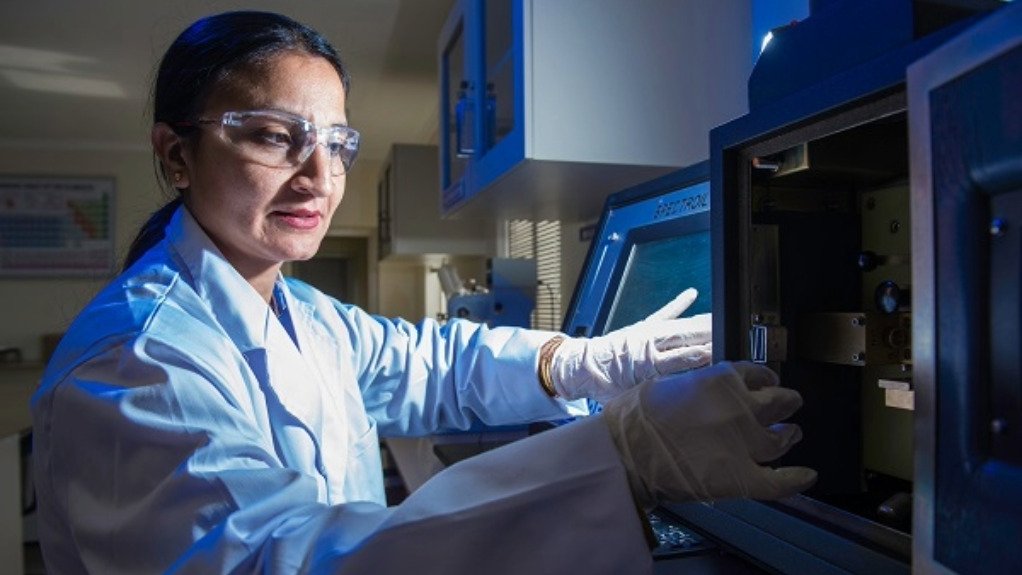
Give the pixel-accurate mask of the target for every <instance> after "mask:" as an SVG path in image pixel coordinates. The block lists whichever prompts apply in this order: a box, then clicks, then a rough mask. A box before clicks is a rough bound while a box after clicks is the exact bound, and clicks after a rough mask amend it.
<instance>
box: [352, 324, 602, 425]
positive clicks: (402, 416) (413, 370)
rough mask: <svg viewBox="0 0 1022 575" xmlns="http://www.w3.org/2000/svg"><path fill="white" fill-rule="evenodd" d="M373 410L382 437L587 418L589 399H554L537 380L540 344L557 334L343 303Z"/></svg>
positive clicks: (360, 375) (365, 395) (358, 370)
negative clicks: (397, 315)
mask: <svg viewBox="0 0 1022 575" xmlns="http://www.w3.org/2000/svg"><path fill="white" fill-rule="evenodd" d="M337 310H338V314H339V316H340V317H341V319H342V320H343V322H344V324H345V325H346V326H347V330H346V331H347V337H348V338H349V339H350V341H351V342H352V343H351V344H350V347H351V349H352V350H353V352H352V363H353V364H354V365H355V369H356V377H357V379H358V381H359V385H360V388H361V390H362V396H363V399H364V402H365V406H366V410H367V411H368V413H369V414H370V415H371V416H372V417H373V418H374V419H375V420H376V422H377V424H378V425H379V428H380V434H381V435H383V436H394V435H422V434H428V433H432V432H435V431H442V430H451V429H467V428H469V427H470V426H471V425H473V424H474V423H475V422H482V423H484V424H486V425H512V424H521V423H527V422H532V421H541V420H555V419H564V418H568V417H573V416H578V415H584V414H586V413H588V411H587V407H586V404H585V402H584V401H573V402H572V401H564V400H562V399H559V398H551V397H549V396H548V395H546V393H545V392H544V391H543V389H542V387H541V386H540V384H539V379H538V376H537V367H538V353H539V348H540V346H542V345H543V343H544V342H546V341H547V340H549V339H550V338H551V337H553V336H554V335H557V334H556V333H554V332H546V331H537V330H527V329H521V328H512V327H495V328H489V327H487V326H485V325H483V324H479V323H475V322H469V321H465V320H453V321H451V322H448V323H447V324H446V325H443V326H441V325H440V324H439V323H437V322H436V321H433V320H431V319H428V318H427V319H425V320H423V321H422V322H420V323H418V324H414V325H413V324H411V323H409V322H407V321H404V320H401V319H394V320H390V319H384V318H380V317H376V316H371V315H369V314H366V313H365V312H362V311H361V310H359V309H358V308H355V307H352V306H345V305H341V304H338V305H337Z"/></svg>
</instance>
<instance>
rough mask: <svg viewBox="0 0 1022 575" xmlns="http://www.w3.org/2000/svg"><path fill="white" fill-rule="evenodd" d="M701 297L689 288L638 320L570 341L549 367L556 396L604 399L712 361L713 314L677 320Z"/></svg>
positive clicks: (556, 354) (566, 340) (565, 342)
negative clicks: (606, 332)
mask: <svg viewBox="0 0 1022 575" xmlns="http://www.w3.org/2000/svg"><path fill="white" fill-rule="evenodd" d="M698 295H699V292H697V291H696V290H695V289H692V288H689V289H687V290H685V291H683V292H681V294H680V295H678V297H676V298H674V300H673V301H671V302H670V303H668V304H667V305H665V306H664V307H662V308H660V309H659V310H657V311H655V312H653V313H652V314H651V315H650V316H649V317H647V318H646V319H644V320H642V321H640V322H638V323H635V324H632V325H630V326H628V327H624V328H621V329H618V330H615V331H612V332H610V333H608V334H606V335H602V336H597V337H593V338H568V339H565V340H564V342H563V343H561V345H560V347H558V348H557V351H556V352H555V353H554V356H553V359H552V361H551V367H550V379H551V383H552V384H553V386H554V390H555V391H556V392H557V395H559V396H561V397H563V398H565V399H581V398H589V399H595V400H596V401H599V402H601V403H602V402H605V401H608V400H610V399H612V398H613V397H615V396H617V395H618V394H620V393H621V392H623V391H625V390H626V389H630V388H632V387H634V386H635V385H637V384H639V383H642V382H644V381H648V380H651V379H655V378H657V377H659V376H661V375H667V374H670V373H676V372H679V371H687V370H690V369H695V368H697V367H702V366H704V365H709V363H710V359H711V355H712V349H711V347H710V346H711V344H710V341H711V335H712V334H711V329H712V324H711V321H710V314H708V313H707V314H701V315H697V316H694V317H689V318H678V316H679V315H681V314H682V313H684V311H685V310H686V309H688V307H689V306H690V305H692V302H694V301H695V299H696V297H697V296H698Z"/></svg>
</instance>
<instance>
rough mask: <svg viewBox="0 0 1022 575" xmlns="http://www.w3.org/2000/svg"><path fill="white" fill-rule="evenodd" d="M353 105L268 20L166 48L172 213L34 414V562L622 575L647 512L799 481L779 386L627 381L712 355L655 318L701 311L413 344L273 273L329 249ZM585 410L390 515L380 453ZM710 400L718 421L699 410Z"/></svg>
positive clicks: (738, 380) (163, 113)
mask: <svg viewBox="0 0 1022 575" xmlns="http://www.w3.org/2000/svg"><path fill="white" fill-rule="evenodd" d="M347 92H348V76H347V73H346V71H345V68H344V66H343V65H342V63H341V61H340V60H339V58H338V57H337V55H336V53H335V51H334V49H333V48H332V47H331V46H330V45H329V44H328V43H327V42H326V41H325V40H324V39H323V38H321V37H320V36H319V35H318V34H316V33H315V32H314V31H312V30H310V29H308V28H306V27H304V26H302V25H300V24H298V23H296V22H294V21H292V20H289V19H287V18H285V17H282V16H279V15H275V14H267V13H257V12H235V13H226V14H220V15H217V16H213V17H210V18H206V19H203V20H200V21H198V22H196V23H195V24H193V25H192V26H191V27H189V28H188V29H186V30H185V31H184V32H183V33H182V34H181V35H180V36H179V37H178V38H177V40H175V42H174V43H173V45H172V46H171V47H170V48H169V49H168V51H167V53H166V55H165V56H164V58H163V60H162V62H161V65H160V70H159V73H158V77H157V79H156V83H155V91H154V98H153V103H154V125H153V129H152V145H153V149H154V153H155V156H156V158H157V160H158V163H159V169H160V172H161V175H162V176H163V177H164V178H165V179H166V180H167V181H169V182H170V184H171V185H172V186H173V187H174V188H175V189H176V190H177V191H178V192H179V197H178V198H176V199H175V200H174V201H172V202H171V203H170V204H168V206H166V207H165V208H163V209H162V210H160V211H159V212H157V213H156V214H155V215H154V216H153V218H152V219H151V220H150V222H148V223H147V225H146V226H145V227H144V229H143V231H142V233H141V234H140V236H139V238H138V239H137V240H136V242H135V244H134V245H133V246H132V250H131V252H130V254H129V258H128V260H129V261H128V262H127V263H126V266H125V267H126V269H125V271H124V273H123V274H122V275H121V276H120V277H118V278H117V279H116V280H114V281H113V282H112V283H111V284H110V285H109V286H108V287H107V288H105V289H104V290H103V291H102V292H101V293H100V294H99V295H98V296H97V297H96V299H95V300H94V301H92V302H91V303H90V304H89V305H88V306H87V307H86V309H85V310H84V311H83V312H82V313H81V314H80V316H79V317H78V318H77V319H76V320H75V322H74V323H73V324H72V326H71V327H70V329H69V330H68V332H67V335H66V336H65V338H64V340H63V341H62V343H61V345H60V347H59V349H58V350H57V352H56V353H55V354H54V358H53V359H52V361H51V363H50V365H49V366H48V367H47V371H46V373H45V375H44V380H43V384H42V386H41V388H40V390H39V392H38V393H37V394H36V396H35V397H34V398H33V402H32V403H33V405H32V407H33V417H34V440H35V447H34V460H35V463H34V465H35V466H36V477H37V478H38V480H37V485H36V489H37V493H38V500H39V532H40V539H41V542H42V548H43V554H44V559H45V561H46V565H47V569H48V571H50V572H54V573H79V572H92V573H105V574H110V573H148V572H165V571H175V572H188V573H219V572H256V571H258V572H268V573H294V572H317V573H320V572H323V573H326V572H329V573H335V572H344V573H368V572H372V573H403V572H408V571H411V570H415V571H419V572H438V573H439V572H444V573H463V572H469V571H472V572H486V573H498V572H508V573H511V572H515V573H518V572H525V571H527V570H531V571H539V572H561V571H563V570H564V569H566V568H568V567H569V566H570V567H572V568H583V569H589V570H590V571H591V572H615V573H621V572H634V571H635V570H636V569H638V570H640V571H641V570H642V569H643V568H647V569H648V561H649V559H648V552H646V547H645V542H644V540H643V537H642V529H641V521H640V518H639V515H638V514H636V513H635V508H634V503H635V501H638V502H639V503H640V504H641V505H644V506H645V505H651V504H653V503H654V502H655V501H656V500H658V499H660V498H664V497H667V498H672V499H686V498H689V499H691V498H712V497H722V496H731V495H758V496H764V497H777V496H781V495H784V494H787V493H791V492H794V491H795V490H797V489H799V488H801V487H804V486H805V485H806V484H807V482H808V481H810V480H811V478H807V476H805V475H804V474H803V475H801V476H798V477H794V476H791V477H789V475H790V473H789V472H788V471H780V472H775V471H774V470H769V469H768V468H764V467H760V466H759V465H758V463H756V462H758V461H766V460H768V459H772V458H773V457H776V456H778V455H779V454H780V453H783V451H784V450H786V449H787V446H788V445H790V443H791V442H793V441H794V440H797V437H796V435H797V433H796V431H797V430H796V431H793V430H794V428H792V427H790V426H782V427H775V428H767V427H764V425H769V424H772V423H774V422H775V421H777V420H779V419H783V418H784V417H787V415H789V414H790V412H791V411H793V410H794V409H795V408H796V407H797V396H796V395H793V392H786V391H785V390H781V389H780V388H777V387H776V385H775V383H776V381H775V380H771V379H770V376H769V375H767V374H768V373H769V372H766V373H764V372H763V371H756V369H755V368H753V367H751V366H738V367H731V366H725V367H724V368H714V369H718V371H717V372H713V373H709V372H705V373H706V374H705V375H703V376H700V377H697V378H694V379H692V380H691V381H688V380H686V381H682V380H665V381H668V382H669V383H670V384H669V385H660V384H658V385H657V386H651V385H646V384H642V382H643V381H645V380H650V379H654V378H655V377H657V376H658V375H659V374H663V373H670V372H676V371H681V370H685V369H691V368H693V367H698V366H701V365H704V364H706V363H707V362H708V360H709V355H708V354H709V329H708V324H707V322H706V318H696V319H687V320H669V319H665V317H666V316H670V317H673V316H675V315H677V313H678V312H680V310H681V309H683V308H684V307H687V305H688V303H690V302H691V299H692V298H693V297H694V294H692V293H687V294H683V297H681V298H679V300H678V301H677V302H675V303H673V304H671V305H670V306H669V308H668V309H665V310H664V311H663V312H662V313H661V314H659V315H657V316H656V317H653V318H651V319H650V320H648V321H647V322H642V323H640V324H638V325H636V326H633V327H630V328H626V329H624V330H621V331H619V332H615V333H614V334H611V335H609V336H607V337H603V338H595V339H592V340H585V339H570V338H564V337H563V336H560V335H559V334H553V333H544V332H534V331H528V330H522V329H511V328H496V329H486V328H485V327H482V326H479V325H476V324H470V323H466V322H459V321H455V322H451V324H449V325H447V326H444V327H441V326H439V325H437V324H436V323H435V322H430V321H424V322H422V323H421V324H419V325H418V326H413V325H411V324H409V323H407V322H404V321H401V320H393V321H391V320H384V319H382V318H378V317H373V316H370V315H368V314H366V313H365V312H363V311H361V310H359V309H357V308H354V307H352V306H347V305H344V304H341V303H339V302H337V301H335V300H332V299H331V298H329V297H327V296H325V295H323V294H322V293H321V292H319V291H317V290H315V289H314V288H312V287H310V286H308V285H305V284H302V283H300V282H297V281H293V280H286V279H284V278H283V277H282V276H281V275H280V268H281V264H282V263H283V262H285V261H290V260H298V259H305V258H309V257H311V256H312V255H314V254H315V253H316V250H317V248H318V247H319V243H320V241H321V240H322V238H323V236H324V234H325V233H326V230H327V227H328V225H329V221H330V218H331V216H332V215H333V213H334V210H335V209H336V208H337V206H338V204H339V202H340V200H341V196H342V194H343V190H344V175H345V173H346V172H347V170H348V169H349V168H350V167H351V164H352V162H353V161H354V159H355V155H356V152H357V150H358V133H357V132H356V131H355V130H353V129H352V128H350V127H348V125H347V118H346V98H347ZM696 373H704V372H696ZM757 382H758V383H757ZM749 386H752V387H753V388H759V387H767V388H771V389H773V390H775V391H776V392H777V394H774V392H769V393H768V394H767V395H763V394H762V393H761V392H760V391H759V390H753V391H749V389H748V387H749ZM700 389H702V390H703V391H698V390H700ZM721 390H725V392H724V394H723V395H721V393H722V392H721ZM693 393H694V394H695V397H696V399H697V400H698V401H694V400H692V399H691V397H689V395H691V394H693ZM729 394H730V395H729ZM756 394H759V395H756ZM619 395H620V396H621V397H620V398H618V399H614V398H615V397H616V396H619ZM760 396H762V397H760ZM775 396H776V397H775ZM586 397H590V398H596V399H599V400H602V401H609V403H608V407H607V414H606V415H605V416H598V417H589V418H585V419H584V420H582V421H580V422H578V423H573V424H572V425H568V426H564V427H562V428H561V429H558V430H555V431H552V432H548V433H544V434H541V435H538V436H535V437H533V438H529V439H527V440H524V441H521V442H518V443H516V444H513V445H511V446H509V447H507V448H504V449H501V450H496V451H494V452H491V453H489V454H485V455H483V456H480V457H478V458H474V459H473V460H470V461H467V462H465V463H463V464H461V465H458V466H454V467H452V468H450V469H448V470H445V471H444V472H442V473H440V474H439V475H437V476H436V477H435V478H434V479H433V480H431V481H430V482H428V483H427V484H426V485H424V486H423V487H422V488H421V489H419V490H418V491H416V492H415V493H413V494H412V495H411V496H410V497H409V498H408V499H407V500H406V501H405V502H404V503H402V504H401V505H399V506H397V507H394V508H387V507H386V506H385V500H384V495H383V489H382V476H381V465H380V460H379V452H378V449H377V447H378V437H379V436H380V435H414V434H426V433H431V432H434V431H438V430H444V429H463V428H466V427H468V426H469V425H471V424H472V423H473V422H475V421H482V422H484V423H487V424H494V425H497V424H508V423H521V422H525V421H532V420H541V419H552V418H564V417H566V416H571V415H580V414H582V413H583V406H582V405H581V402H580V401H572V400H576V399H581V398H586ZM650 398H656V400H655V403H656V406H652V407H655V409H652V411H651V404H649V401H650ZM736 398H737V400H736ZM757 398H758V399H757ZM710 400H712V401H714V402H717V404H718V405H714V406H713V407H714V413H717V412H719V413H722V414H729V415H727V421H719V422H715V421H708V420H709V419H712V418H711V417H707V416H706V414H701V413H699V412H700V411H702V409H703V408H704V407H706V406H707V405H708V404H707V403H706V402H707V401H710ZM781 404H783V405H782V406H781V407H778V405H781ZM762 406H766V407H767V408H769V410H772V411H771V413H770V414H769V416H768V419H769V421H764V420H763V414H762V413H760V411H761V407H762ZM718 407H719V408H721V409H719V410H717V409H716V408H718ZM735 413H737V414H738V415H737V416H735V415H734V414H735ZM757 417H760V421H756V418H757ZM687 419H693V420H695V419H699V420H700V423H699V427H698V428H697V429H696V431H699V432H700V433H699V434H690V433H689V432H690V431H691V430H690V429H681V427H682V426H684V425H687V424H685V423H683V421H684V420H687ZM676 420H681V421H682V423H679V421H676ZM658 422H659V423H658ZM736 422H737V424H738V426H739V427H742V429H741V433H740V434H738V435H737V436H736V435H735V434H734V433H732V431H733V430H734V429H735V425H736ZM660 423H666V424H668V425H667V427H663V426H661V425H660ZM672 426H673V427H672ZM753 428H755V429H753ZM629 430H632V431H636V432H637V433H638V435H635V434H632V431H629ZM729 430H730V431H729ZM750 430H751V431H750ZM718 431H719V432H720V435H721V436H727V437H730V438H731V440H730V441H731V443H730V444H726V445H725V444H724V443H714V442H716V441H717V440H718V439H719V438H718V437H717V435H715V434H716V433H717V432H718ZM750 433H751V434H752V435H755V440H752V439H749V438H750V437H751V436H750ZM665 434H666V435H665ZM688 435H691V436H692V437H696V436H697V435H698V437H700V438H701V440H702V441H704V443H703V444H702V446H704V447H705V446H706V445H711V446H712V447H714V448H717V447H719V448H720V449H722V450H723V451H724V453H725V455H723V456H720V455H717V456H714V461H715V463H717V464H719V463H720V462H721V461H724V462H725V463H729V462H732V461H734V462H738V463H739V465H737V467H734V469H739V468H740V472H737V471H735V472H731V471H733V470H732V469H731V467H729V466H728V465H724V466H720V465H713V466H710V467H713V468H714V469H718V468H726V469H729V473H728V474H727V475H728V476H727V477H726V478H723V479H722V480H720V481H717V480H716V479H714V478H712V477H711V476H712V475H713V472H712V470H710V474H709V475H706V474H705V473H703V472H704V471H707V469H706V466H705V465H704V464H705V463H707V462H708V461H709V460H710V459H709V458H707V457H705V456H700V457H696V458H695V459H693V462H694V463H693V464H686V465H682V466H680V469H679V466H678V465H673V466H672V469H673V470H671V469H666V468H664V467H656V466H653V467H651V466H650V465H649V463H648V461H647V460H649V459H650V458H653V459H659V460H663V456H664V455H666V456H667V457H668V458H672V459H679V460H680V459H681V458H684V457H687V455H686V453H685V450H686V449H687V447H685V446H684V445H681V444H682V443H683V441H682V440H679V439H678V438H677V437H675V436H688ZM653 438H655V441H654V440H649V441H647V439H653ZM757 442H758V443H757ZM753 443H755V445H753ZM768 444H769V445H768ZM750 446H751V447H750ZM665 450H666V451H665ZM700 466H703V468H701V467H700ZM691 470H695V471H696V472H697V475H698V476H699V477H697V481H695V482H693V481H692V480H691V474H688V472H689V471H691ZM686 474H687V475H686ZM681 475H685V477H686V479H684V480H683V479H681ZM761 475H762V479H764V481H760V480H759V479H761V477H760V476H761ZM700 478H702V479H709V480H710V481H708V482H707V483H706V484H703V483H702V479H700ZM736 478H737V479H739V481H735V479H736ZM764 485H765V486H767V487H761V486H764Z"/></svg>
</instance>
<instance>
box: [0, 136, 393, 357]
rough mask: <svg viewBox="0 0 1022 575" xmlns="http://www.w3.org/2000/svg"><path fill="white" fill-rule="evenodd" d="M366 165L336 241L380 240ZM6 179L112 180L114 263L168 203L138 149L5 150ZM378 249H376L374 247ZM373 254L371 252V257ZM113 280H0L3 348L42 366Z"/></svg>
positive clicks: (353, 182)
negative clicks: (47, 347) (53, 339)
mask: <svg viewBox="0 0 1022 575" xmlns="http://www.w3.org/2000/svg"><path fill="white" fill-rule="evenodd" d="M378 167H379V166H378V164H376V165H374V164H373V162H371V161H367V162H365V165H362V164H360V165H358V168H360V169H356V170H353V171H352V172H351V174H349V178H348V184H347V190H346V193H345V197H344V200H343V202H342V203H341V207H340V208H338V210H337V213H336V215H335V218H334V221H333V222H332V225H331V231H330V233H331V234H334V235H356V236H367V237H370V238H374V237H375V236H374V229H375V225H376V215H375V211H376V206H375V201H376V200H375V192H374V190H375V185H376V183H375V174H376V172H377V170H378ZM0 174H2V175H6V176H62V177H78V176H82V177H108V178H113V179H114V180H115V185H116V192H115V201H114V204H115V215H114V239H115V242H116V248H115V259H116V260H117V261H118V263H119V262H120V261H121V260H122V259H123V257H124V254H125V253H126V251H127V247H128V245H129V244H130V242H131V240H132V239H133V238H134V236H135V232H136V231H137V230H138V228H139V226H140V225H141V224H142V222H144V221H145V219H146V218H147V217H148V216H149V214H150V213H152V212H153V210H155V209H157V208H158V207H159V206H160V205H162V204H163V203H164V202H165V201H166V200H167V198H166V197H165V196H164V192H162V191H161V190H160V188H159V186H158V185H157V183H156V177H155V174H154V170H153V165H152V160H151V155H150V153H149V151H148V150H147V149H145V148H143V147H141V146H139V147H138V148H137V149H128V148H125V149H70V148H68V149H55V147H54V146H52V145H48V146H43V145H25V146H20V147H19V146H17V145H5V146H3V147H0ZM370 243H371V244H372V243H373V242H370ZM373 249H374V248H373V247H371V248H370V251H372V250H373ZM369 263H370V269H369V275H370V278H369V280H370V282H369V291H370V304H369V307H373V306H374V305H375V301H376V297H375V292H376V289H377V285H376V282H377V278H376V265H375V263H376V257H375V252H374V253H372V254H371V257H370V258H369ZM109 279H110V278H109V277H107V278H99V279H83V278H74V277H38V278H23V279H22V278H0V316H2V317H0V347H9V346H11V347H17V348H18V349H20V350H21V354H22V359H23V360H24V361H27V362H38V361H40V360H41V359H42V353H43V350H42V343H41V342H42V337H43V335H44V334H56V333H61V332H63V331H64V330H65V329H66V328H67V326H68V324H69V323H70V322H71V320H72V319H74V317H75V315H76V314H77V313H78V312H79V310H81V308H82V306H84V305H85V304H86V303H87V302H88V301H89V300H90V299H91V298H92V297H93V296H94V295H95V294H96V292H97V291H98V290H99V289H100V288H101V287H102V286H103V285H104V284H105V283H106V282H107V281H109Z"/></svg>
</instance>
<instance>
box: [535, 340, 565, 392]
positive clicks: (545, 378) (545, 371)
mask: <svg viewBox="0 0 1022 575" xmlns="http://www.w3.org/2000/svg"><path fill="white" fill-rule="evenodd" d="M562 342H564V336H563V335H558V336H554V337H552V338H550V339H549V340H547V342H546V343H544V344H543V346H542V347H540V348H539V369H538V372H539V373H538V375H539V385H540V386H542V387H543V391H545V392H546V394H547V395H549V396H550V397H557V390H556V389H555V388H554V380H553V378H552V377H551V375H550V368H551V367H552V366H553V363H554V353H556V352H557V348H558V347H560V346H561V343H562Z"/></svg>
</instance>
